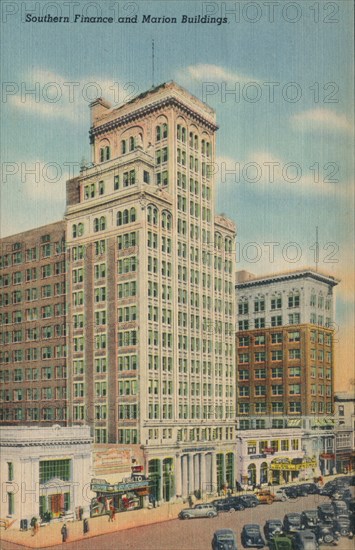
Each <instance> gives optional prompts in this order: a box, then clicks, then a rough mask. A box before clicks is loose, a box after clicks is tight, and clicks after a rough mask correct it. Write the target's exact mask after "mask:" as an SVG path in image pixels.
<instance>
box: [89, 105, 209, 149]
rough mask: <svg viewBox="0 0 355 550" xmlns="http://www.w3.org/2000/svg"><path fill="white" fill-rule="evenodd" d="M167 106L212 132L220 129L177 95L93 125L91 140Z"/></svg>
mask: <svg viewBox="0 0 355 550" xmlns="http://www.w3.org/2000/svg"><path fill="white" fill-rule="evenodd" d="M167 107H175V108H177V109H179V110H180V111H181V112H182V113H183V114H185V115H188V116H189V117H190V118H192V119H193V120H195V121H196V122H197V123H198V124H201V125H202V126H205V127H206V128H207V129H208V130H209V131H210V132H215V131H216V130H218V126H217V124H214V123H213V122H211V121H210V120H208V119H207V118H205V117H203V116H202V115H200V114H199V113H197V112H196V111H194V110H192V109H191V108H190V107H188V106H187V105H186V104H185V103H183V102H182V101H179V100H178V99H177V98H176V97H166V98H163V99H159V100H158V101H155V102H154V103H150V104H149V105H146V106H144V107H141V108H139V109H136V110H135V111H132V112H130V113H127V114H123V115H121V116H118V117H117V118H115V119H114V120H110V121H108V122H104V123H102V124H97V125H95V126H92V127H91V129H90V132H89V135H90V142H91V143H93V141H94V138H95V137H96V136H99V135H102V134H106V133H108V132H111V131H112V130H115V129H116V128H119V127H121V126H125V125H126V124H131V123H132V122H135V121H137V120H141V119H142V118H143V117H145V116H147V115H151V114H153V113H155V112H156V111H159V110H161V109H166V108H167Z"/></svg>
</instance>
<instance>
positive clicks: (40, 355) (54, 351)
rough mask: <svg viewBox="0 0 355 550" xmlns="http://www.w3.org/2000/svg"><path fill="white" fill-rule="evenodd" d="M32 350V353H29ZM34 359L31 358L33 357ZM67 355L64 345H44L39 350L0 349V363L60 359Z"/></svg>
mask: <svg viewBox="0 0 355 550" xmlns="http://www.w3.org/2000/svg"><path fill="white" fill-rule="evenodd" d="M31 352H32V353H31ZM34 356H35V357H36V359H33V357H34ZM66 356H67V348H66V346H64V345H58V346H44V347H42V348H40V351H39V352H38V350H37V349H36V352H35V353H34V349H26V350H23V349H16V350H13V351H0V364H3V363H20V362H22V361H25V360H26V361H34V360H37V359H43V360H45V359H52V358H56V359H60V358H62V357H66Z"/></svg>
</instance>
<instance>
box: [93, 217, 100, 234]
mask: <svg viewBox="0 0 355 550" xmlns="http://www.w3.org/2000/svg"><path fill="white" fill-rule="evenodd" d="M98 230H99V218H95V219H94V233H96V232H97V231H98Z"/></svg>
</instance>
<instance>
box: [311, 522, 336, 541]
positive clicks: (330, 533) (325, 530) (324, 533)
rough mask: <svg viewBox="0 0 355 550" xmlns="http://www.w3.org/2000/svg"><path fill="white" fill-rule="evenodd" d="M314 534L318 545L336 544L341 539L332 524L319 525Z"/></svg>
mask: <svg viewBox="0 0 355 550" xmlns="http://www.w3.org/2000/svg"><path fill="white" fill-rule="evenodd" d="M313 532H314V534H315V536H316V539H317V542H318V544H334V543H337V541H338V539H339V535H338V534H337V533H336V532H335V529H334V527H333V524H332V523H318V525H316V527H315V528H314V531H313Z"/></svg>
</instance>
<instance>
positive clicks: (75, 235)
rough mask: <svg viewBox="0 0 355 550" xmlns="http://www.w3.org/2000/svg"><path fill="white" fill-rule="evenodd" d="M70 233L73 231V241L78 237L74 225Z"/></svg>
mask: <svg viewBox="0 0 355 550" xmlns="http://www.w3.org/2000/svg"><path fill="white" fill-rule="evenodd" d="M72 231H73V239H75V237H77V235H78V233H77V227H76V224H74V225H73V228H72Z"/></svg>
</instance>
